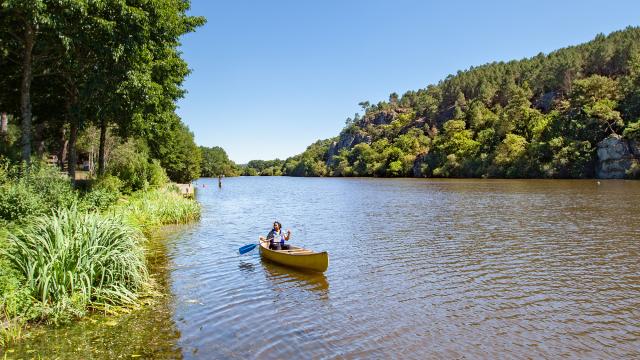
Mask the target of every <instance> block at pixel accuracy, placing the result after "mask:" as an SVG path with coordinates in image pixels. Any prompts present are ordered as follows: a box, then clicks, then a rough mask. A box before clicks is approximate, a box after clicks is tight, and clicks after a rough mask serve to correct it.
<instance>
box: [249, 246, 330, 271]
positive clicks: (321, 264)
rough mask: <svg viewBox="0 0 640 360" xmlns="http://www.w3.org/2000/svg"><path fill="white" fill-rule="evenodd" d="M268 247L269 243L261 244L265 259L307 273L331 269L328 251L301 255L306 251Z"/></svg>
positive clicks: (294, 248)
mask: <svg viewBox="0 0 640 360" xmlns="http://www.w3.org/2000/svg"><path fill="white" fill-rule="evenodd" d="M268 246H269V243H268V242H262V243H261V244H260V256H261V257H262V258H263V259H266V260H269V261H273V262H275V263H278V264H281V265H285V266H290V267H294V268H296V269H301V270H307V271H316V272H325V271H326V270H327V268H328V267H329V254H328V253H327V252H326V251H323V252H319V253H302V254H301V253H300V251H304V249H301V248H296V247H292V248H291V250H271V249H269V247H268Z"/></svg>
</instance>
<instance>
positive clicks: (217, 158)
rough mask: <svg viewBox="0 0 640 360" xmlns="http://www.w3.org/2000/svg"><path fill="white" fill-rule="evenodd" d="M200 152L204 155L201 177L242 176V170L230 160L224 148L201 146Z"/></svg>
mask: <svg viewBox="0 0 640 360" xmlns="http://www.w3.org/2000/svg"><path fill="white" fill-rule="evenodd" d="M200 152H201V153H202V164H201V166H200V168H201V176H203V177H216V176H219V175H224V176H238V175H239V174H240V169H238V166H237V165H236V164H235V163H234V162H233V161H231V160H229V157H228V156H227V153H226V152H225V151H224V149H223V148H221V147H219V146H214V147H212V148H208V147H204V146H200Z"/></svg>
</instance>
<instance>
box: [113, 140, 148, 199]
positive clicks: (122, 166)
mask: <svg viewBox="0 0 640 360" xmlns="http://www.w3.org/2000/svg"><path fill="white" fill-rule="evenodd" d="M148 164H149V161H148V157H147V150H146V147H144V145H143V144H141V143H140V142H135V141H133V140H129V141H127V142H126V143H124V144H121V145H119V146H118V147H116V148H115V149H114V150H113V152H112V153H111V160H110V161H109V164H108V165H107V172H108V174H109V175H113V176H116V177H118V178H119V179H120V180H122V192H124V193H131V192H134V191H137V190H145V189H147V187H148V186H149V181H148V175H147V172H148V166H149V165H148Z"/></svg>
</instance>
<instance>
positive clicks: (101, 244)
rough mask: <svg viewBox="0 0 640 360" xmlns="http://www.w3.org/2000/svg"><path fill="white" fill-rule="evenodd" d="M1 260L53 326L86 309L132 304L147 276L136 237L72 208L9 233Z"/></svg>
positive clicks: (138, 236)
mask: <svg viewBox="0 0 640 360" xmlns="http://www.w3.org/2000/svg"><path fill="white" fill-rule="evenodd" d="M8 241H9V247H8V249H7V251H6V256H7V258H8V259H9V260H10V262H11V263H12V265H13V267H14V268H15V269H16V270H17V271H18V272H19V273H20V275H21V276H23V277H24V279H25V285H26V288H27V289H28V290H29V292H30V295H31V296H33V297H34V298H35V299H36V300H37V301H38V302H40V303H41V305H42V306H43V309H44V310H43V311H42V317H44V318H47V319H49V320H52V319H53V321H54V322H57V321H58V320H59V319H65V317H64V316H62V317H61V315H65V314H67V315H68V317H78V316H82V315H83V314H84V311H85V309H86V308H87V307H94V308H100V307H105V306H109V305H128V304H133V303H134V302H135V301H136V299H137V298H138V294H139V292H140V291H141V290H143V288H144V287H145V285H146V284H148V275H147V270H146V265H145V261H144V253H143V249H142V246H141V243H140V241H141V234H140V233H139V232H138V231H137V230H135V229H134V228H132V227H131V226H129V225H127V224H125V223H124V222H123V221H122V220H121V219H118V218H105V217H102V216H100V215H99V214H97V213H86V212H81V211H79V210H78V209H77V208H76V207H75V206H73V207H71V208H69V209H59V210H57V211H56V212H55V213H54V214H52V215H50V216H45V217H40V218H37V219H36V220H35V221H34V222H33V223H31V224H30V225H29V226H27V227H26V228H23V229H18V230H16V231H14V232H12V233H10V234H9V237H8Z"/></svg>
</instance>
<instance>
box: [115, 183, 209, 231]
mask: <svg viewBox="0 0 640 360" xmlns="http://www.w3.org/2000/svg"><path fill="white" fill-rule="evenodd" d="M200 210H201V209H200V204H198V203H197V202H196V201H193V200H189V199H186V198H184V197H183V196H182V195H181V194H179V193H177V192H176V191H173V190H172V189H171V188H169V187H167V188H163V189H156V190H149V191H146V192H139V193H136V194H134V195H132V196H130V197H129V198H128V199H126V200H124V201H122V202H120V203H118V204H117V205H115V206H114V207H112V208H111V209H110V210H109V213H112V214H122V216H124V218H125V219H126V220H127V222H128V223H129V224H131V225H133V226H135V227H138V228H140V229H142V230H143V231H144V232H145V233H148V232H149V231H151V230H152V229H154V228H156V227H159V226H162V225H170V224H186V223H189V222H192V221H196V220H198V219H200Z"/></svg>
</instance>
